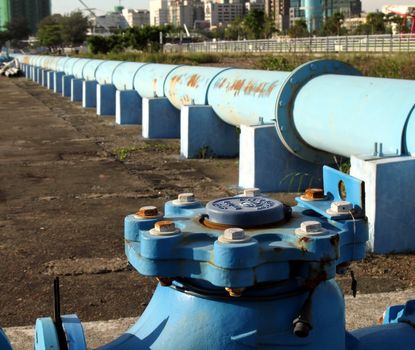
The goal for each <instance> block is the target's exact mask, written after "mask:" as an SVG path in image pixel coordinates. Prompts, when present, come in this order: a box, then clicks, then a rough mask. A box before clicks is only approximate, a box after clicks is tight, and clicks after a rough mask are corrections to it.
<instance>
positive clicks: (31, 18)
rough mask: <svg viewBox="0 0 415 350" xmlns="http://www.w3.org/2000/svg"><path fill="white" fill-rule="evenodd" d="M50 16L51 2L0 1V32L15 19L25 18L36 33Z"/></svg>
mask: <svg viewBox="0 0 415 350" xmlns="http://www.w3.org/2000/svg"><path fill="white" fill-rule="evenodd" d="M50 14H51V5H50V0H0V30H2V31H4V30H5V26H6V24H7V23H9V22H11V21H12V20H14V19H18V18H25V19H26V20H27V21H28V23H29V28H30V31H31V32H32V33H36V31H37V26H38V24H39V22H40V21H41V20H42V19H43V18H45V17H47V16H50Z"/></svg>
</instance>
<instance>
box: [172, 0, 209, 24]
mask: <svg viewBox="0 0 415 350" xmlns="http://www.w3.org/2000/svg"><path fill="white" fill-rule="evenodd" d="M168 9H169V18H168V21H169V23H171V24H173V25H176V26H182V25H184V24H185V25H186V26H187V27H188V28H193V27H194V23H195V22H196V21H203V20H204V19H205V15H204V8H203V3H202V2H201V1H200V0H170V1H169V6H168Z"/></svg>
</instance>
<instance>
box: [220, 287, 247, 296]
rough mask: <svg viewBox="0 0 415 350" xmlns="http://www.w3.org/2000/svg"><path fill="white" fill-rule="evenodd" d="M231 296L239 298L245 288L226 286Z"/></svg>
mask: <svg viewBox="0 0 415 350" xmlns="http://www.w3.org/2000/svg"><path fill="white" fill-rule="evenodd" d="M225 290H226V291H227V292H228V293H229V295H230V296H231V297H234V298H239V297H240V296H241V295H242V293H243V292H244V290H245V288H225Z"/></svg>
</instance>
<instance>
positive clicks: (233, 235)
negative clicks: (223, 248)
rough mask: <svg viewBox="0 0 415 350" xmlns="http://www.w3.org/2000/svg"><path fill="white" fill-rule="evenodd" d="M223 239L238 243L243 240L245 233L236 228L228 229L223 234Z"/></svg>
mask: <svg viewBox="0 0 415 350" xmlns="http://www.w3.org/2000/svg"><path fill="white" fill-rule="evenodd" d="M223 237H225V238H226V239H227V240H229V241H239V240H241V239H244V238H245V231H244V230H243V229H242V228H237V227H232V228H228V229H226V230H225V231H224V232H223Z"/></svg>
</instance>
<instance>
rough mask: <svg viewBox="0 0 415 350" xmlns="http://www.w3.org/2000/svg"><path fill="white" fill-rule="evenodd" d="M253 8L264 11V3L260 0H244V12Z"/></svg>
mask: <svg viewBox="0 0 415 350" xmlns="http://www.w3.org/2000/svg"><path fill="white" fill-rule="evenodd" d="M253 10H257V11H262V12H265V3H264V2H263V1H262V0H257V1H251V2H246V3H245V13H248V12H249V11H253Z"/></svg>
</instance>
